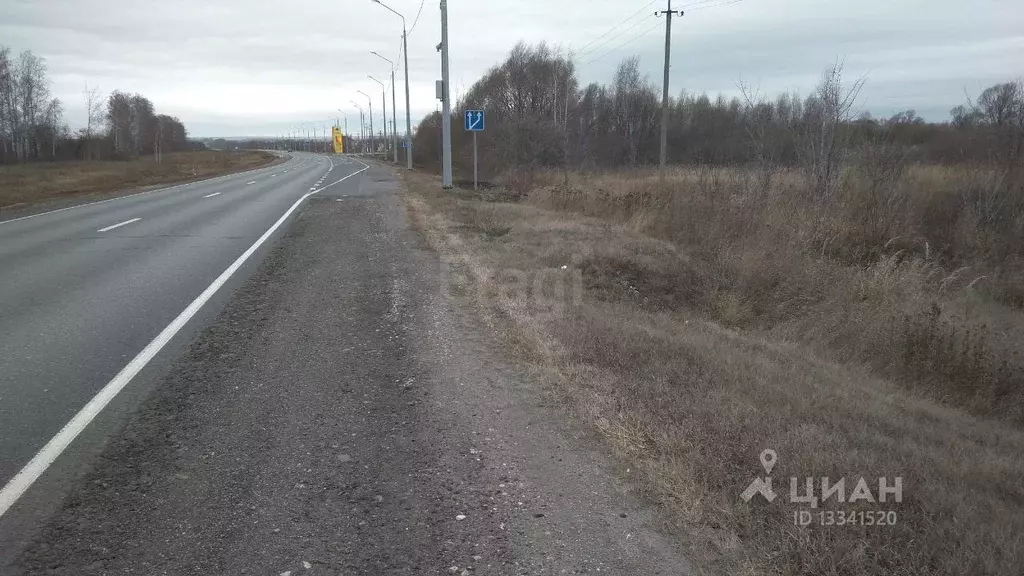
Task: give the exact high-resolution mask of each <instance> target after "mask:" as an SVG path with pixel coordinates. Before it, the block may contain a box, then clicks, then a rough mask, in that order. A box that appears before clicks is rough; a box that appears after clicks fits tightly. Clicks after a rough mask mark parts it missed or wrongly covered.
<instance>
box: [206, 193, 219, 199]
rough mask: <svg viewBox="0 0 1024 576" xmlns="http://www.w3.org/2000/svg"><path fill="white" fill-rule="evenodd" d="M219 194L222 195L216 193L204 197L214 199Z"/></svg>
mask: <svg viewBox="0 0 1024 576" xmlns="http://www.w3.org/2000/svg"><path fill="white" fill-rule="evenodd" d="M218 194H220V192H214V193H213V194H207V195H206V196H203V198H213V197H214V196H216V195H218Z"/></svg>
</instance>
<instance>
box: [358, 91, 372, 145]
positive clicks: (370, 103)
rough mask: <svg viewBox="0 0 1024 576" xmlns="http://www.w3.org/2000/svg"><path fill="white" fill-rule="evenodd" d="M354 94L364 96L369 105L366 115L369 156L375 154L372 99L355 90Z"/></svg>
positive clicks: (364, 93)
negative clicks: (368, 124)
mask: <svg viewBox="0 0 1024 576" xmlns="http://www.w3.org/2000/svg"><path fill="white" fill-rule="evenodd" d="M356 92H359V93H360V94H362V95H363V96H366V102H367V103H369V105H370V111H369V112H367V114H366V115H367V116H368V117H369V118H370V154H376V153H377V147H376V146H375V145H374V143H373V137H374V136H375V134H374V132H373V98H370V95H369V94H367V93H366V92H363V91H362V90H356Z"/></svg>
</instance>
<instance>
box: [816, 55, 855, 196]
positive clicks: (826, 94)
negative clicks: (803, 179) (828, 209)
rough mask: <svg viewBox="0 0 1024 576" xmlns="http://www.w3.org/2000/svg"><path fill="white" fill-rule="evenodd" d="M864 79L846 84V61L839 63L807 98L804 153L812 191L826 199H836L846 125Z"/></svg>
mask: <svg viewBox="0 0 1024 576" xmlns="http://www.w3.org/2000/svg"><path fill="white" fill-rule="evenodd" d="M864 82H865V78H864V77H861V78H859V79H857V80H856V81H855V82H854V83H853V84H851V85H849V86H844V84H843V64H842V62H837V63H836V64H835V65H834V66H832V67H831V68H829V69H828V70H826V71H825V72H824V73H823V74H822V76H821V81H820V82H819V83H818V86H817V87H816V88H815V91H814V95H813V96H811V97H809V98H808V99H807V104H806V110H805V114H806V120H805V127H804V128H805V131H804V134H803V143H802V146H801V152H802V155H803V163H804V169H805V170H806V172H807V173H808V176H809V177H810V179H811V192H812V193H813V194H814V195H815V197H817V198H818V199H819V200H821V201H823V202H830V201H833V200H835V197H836V194H837V192H838V183H839V170H840V168H841V166H842V164H843V161H844V159H845V154H846V149H847V140H846V138H845V134H844V132H843V126H844V125H845V124H849V123H850V121H851V120H852V119H853V118H852V114H851V112H852V110H853V106H854V104H855V103H856V101H857V97H858V96H860V91H861V89H862V88H863V87H864Z"/></svg>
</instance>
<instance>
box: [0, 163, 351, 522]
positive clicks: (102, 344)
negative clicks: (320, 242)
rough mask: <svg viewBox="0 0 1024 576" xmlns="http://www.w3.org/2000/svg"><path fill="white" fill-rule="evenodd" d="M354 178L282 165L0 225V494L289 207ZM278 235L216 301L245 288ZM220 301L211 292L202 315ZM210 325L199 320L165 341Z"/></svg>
mask: <svg viewBox="0 0 1024 576" xmlns="http://www.w3.org/2000/svg"><path fill="white" fill-rule="evenodd" d="M364 167H365V165H363V164H361V163H359V162H358V161H356V160H354V159H344V158H342V159H331V158H329V157H327V156H322V155H312V154H294V155H293V156H292V157H291V158H290V159H288V160H287V161H285V162H283V163H279V164H276V165H272V166H269V167H265V168H261V169H258V170H254V171H249V172H244V173H240V174H235V175H229V176H225V177H219V178H215V179H212V180H206V181H202V182H196V183H192V184H187V185H180V186H174V187H170V188H164V189H157V190H152V191H148V192H144V193H141V194H138V195H133V196H124V197H119V198H114V199H111V200H107V201H103V202H97V203H92V204H85V205H80V206H74V207H71V208H68V209H62V210H58V211H54V212H49V213H42V214H38V215H33V216H29V217H25V218H13V219H9V220H7V221H0V487H5V486H9V485H10V482H11V480H12V478H15V475H16V474H18V472H19V471H20V470H22V469H23V467H25V466H26V464H27V463H29V462H30V461H31V460H32V459H33V457H34V456H36V455H37V454H39V451H40V450H41V449H42V448H43V447H44V446H45V445H47V443H48V442H49V441H50V440H51V439H52V438H53V437H54V436H55V435H56V434H58V432H59V431H61V429H62V428H63V427H64V426H65V425H66V424H68V422H69V421H70V420H71V419H72V418H73V417H74V416H75V415H76V414H77V413H79V411H81V410H82V409H83V407H85V406H86V404H87V403H89V402H90V399H92V398H94V397H95V396H96V394H97V393H98V392H100V391H101V390H102V389H104V387H105V386H107V385H108V384H109V383H110V382H111V381H112V379H114V378H115V376H117V375H118V374H119V373H121V372H122V370H124V369H125V367H126V365H128V363H129V362H130V361H132V359H133V358H135V357H136V356H137V355H138V354H140V352H141V351H143V349H144V348H145V347H146V346H147V344H149V343H150V342H151V341H153V340H154V338H156V337H157V336H158V335H160V334H161V333H162V331H164V330H165V328H167V327H168V325H169V324H170V323H171V322H172V321H174V320H175V319H176V318H177V317H179V315H180V314H182V312H183V311H184V310H185V309H186V308H187V307H188V306H189V305H190V303H192V302H193V301H194V300H195V299H196V298H197V297H198V296H200V294H202V293H203V292H204V290H206V289H207V288H208V287H209V286H210V285H211V283H212V282H214V281H215V280H216V279H218V277H219V276H221V275H222V273H224V272H225V270H226V269H228V268H229V267H230V266H231V265H232V264H233V263H235V262H236V260H238V259H239V257H240V256H242V255H243V253H246V252H247V250H248V249H250V247H252V246H253V245H254V242H256V241H257V240H258V239H260V238H261V236H262V235H264V234H265V233H266V232H267V231H268V229H270V228H271V227H272V226H273V225H274V224H275V223H277V222H278V220H279V219H281V218H282V215H284V214H285V213H286V212H287V211H288V210H289V209H290V208H291V207H292V206H293V204H295V203H296V201H298V200H299V199H300V198H302V197H303V196H304V195H306V194H307V193H309V192H310V191H311V190H313V189H317V188H320V187H323V186H327V185H330V184H331V183H333V182H336V181H338V180H339V179H342V178H344V177H345V176H349V175H351V174H354V173H356V172H357V171H359V170H361V169H363V168H364ZM358 178H359V177H358V176H356V177H354V178H351V179H349V180H346V181H344V182H341V183H338V184H337V187H342V186H348V185H358V184H357V180H358ZM13 216H16V215H13ZM285 224H287V222H285ZM285 227H286V226H282V228H285ZM282 231H283V230H279V231H278V232H277V233H276V234H273V235H271V237H268V238H267V239H266V241H265V242H264V243H263V244H261V246H260V248H259V249H258V250H256V251H254V252H253V253H252V254H251V256H250V257H249V258H248V260H247V261H246V262H245V263H244V265H243V266H241V267H239V269H238V271H237V272H236V273H235V274H234V275H233V276H232V277H231V278H230V279H229V281H228V282H226V283H225V284H224V287H223V288H222V289H221V290H219V291H218V292H230V290H231V288H233V287H235V286H237V285H238V284H239V283H240V282H241V281H242V280H244V277H245V276H246V274H247V273H249V272H251V271H252V270H253V269H254V267H255V266H256V265H258V263H259V260H260V259H261V258H262V257H263V255H264V254H265V252H266V250H267V249H268V247H269V245H271V244H272V243H273V241H274V239H276V237H277V236H279V235H280V234H281V232H282ZM225 300H226V296H225V295H223V294H216V296H215V297H214V298H211V306H212V307H214V308H216V306H215V305H216V304H218V303H219V304H223V303H224V301H225ZM209 319H210V313H209V312H208V311H206V310H200V311H199V313H197V314H196V315H195V316H194V317H192V319H191V321H190V322H188V323H186V324H187V327H186V329H183V330H181V333H182V335H181V336H176V338H178V339H185V340H187V338H188V336H190V335H194V334H195V333H196V332H197V330H198V329H199V328H200V327H201V325H202V323H203V322H204V321H208V320H209ZM172 340H174V339H172ZM181 346H183V344H182V343H180V342H176V341H172V342H171V343H170V344H169V345H168V346H166V347H165V349H163V350H161V351H160V352H159V353H157V354H156V355H155V356H154V357H153V358H152V362H151V363H154V364H160V363H161V362H163V363H164V364H166V362H167V359H166V358H163V357H162V355H163V356H167V355H170V356H174V355H175V351H180V349H181ZM147 366H148V364H147ZM145 370H146V368H145V367H143V376H146V377H148V378H150V379H155V378H157V377H159V374H148V373H145ZM129 380H130V379H129ZM129 386H131V383H129ZM51 452H53V451H52V450H51ZM71 468H74V467H73V466H72V467H71ZM30 491H31V490H30ZM8 495H10V491H9V490H8ZM28 495H29V493H28V492H26V493H25V496H26V497H27V496H28ZM27 499H29V500H30V498H27ZM0 500H2V498H0ZM2 504H3V502H2V501H0V528H2V523H3V520H4V518H3V517H2V516H3V515H4V512H5V511H4V510H3V506H2ZM19 504H20V502H15V504H14V505H12V506H11V507H10V509H9V510H8V511H9V512H12V513H13V512H14V509H15V508H17V507H18V506H19Z"/></svg>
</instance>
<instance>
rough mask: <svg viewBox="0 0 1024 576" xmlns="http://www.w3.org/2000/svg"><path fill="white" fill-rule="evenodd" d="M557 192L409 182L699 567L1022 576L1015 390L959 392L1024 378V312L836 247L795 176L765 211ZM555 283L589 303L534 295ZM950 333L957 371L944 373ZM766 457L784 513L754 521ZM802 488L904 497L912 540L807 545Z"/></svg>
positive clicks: (903, 525)
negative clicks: (767, 452) (820, 484)
mask: <svg viewBox="0 0 1024 576" xmlns="http://www.w3.org/2000/svg"><path fill="white" fill-rule="evenodd" d="M560 178H561V177H560V176H558V175H551V177H550V181H548V182H545V181H544V177H543V176H542V177H540V178H539V179H534V181H533V184H532V186H533V187H532V188H531V191H530V193H529V194H528V195H527V196H526V198H524V199H523V200H522V201H520V202H508V201H504V200H503V199H502V198H501V197H497V196H492V197H482V196H474V195H471V194H468V193H459V194H455V195H452V194H442V193H440V191H439V190H438V186H437V184H436V182H433V179H432V178H430V177H428V176H424V175H420V174H412V175H410V176H408V181H407V188H408V191H409V195H408V202H409V207H410V214H411V216H412V219H413V222H414V224H415V225H416V226H417V227H418V228H419V229H420V230H421V231H422V232H423V234H424V235H425V237H426V238H427V239H428V241H429V242H430V243H431V244H432V245H433V246H434V247H435V248H436V249H438V250H439V251H440V252H441V253H442V255H443V257H444V258H445V260H446V261H447V262H448V263H449V264H450V266H451V267H453V268H457V269H459V270H461V271H463V272H465V273H466V274H467V275H468V276H469V277H470V278H472V279H473V283H474V286H475V290H474V291H472V292H471V294H473V295H475V296H476V298H475V305H477V306H479V307H480V309H481V310H482V311H483V312H484V313H485V317H486V318H488V320H489V321H490V322H492V323H493V324H494V325H495V327H496V328H498V332H499V333H501V334H503V335H504V338H505V339H506V344H507V345H508V347H509V349H510V350H513V351H515V352H516V353H517V354H518V355H520V356H521V358H522V359H524V360H525V361H527V362H529V363H531V364H532V365H533V366H534V367H535V368H536V369H537V371H538V373H539V374H540V375H542V376H543V377H544V378H545V379H546V380H547V382H548V383H549V384H550V387H551V390H552V393H553V394H555V395H557V396H558V398H559V400H561V401H562V403H563V405H565V406H567V407H568V408H569V409H570V410H571V411H572V412H573V413H574V414H575V415H577V416H579V417H580V418H581V419H582V420H583V421H585V422H588V423H590V424H592V425H593V426H595V427H596V428H597V429H598V430H600V431H601V433H602V436H603V437H604V438H605V439H606V440H607V442H608V445H609V446H610V447H611V448H613V449H614V450H615V451H616V452H617V453H618V454H619V455H620V456H621V457H622V458H624V459H626V460H627V461H628V462H629V463H630V464H631V467H632V468H633V470H634V471H636V472H637V473H638V474H639V476H640V480H641V481H642V483H643V485H645V486H646V487H647V488H648V489H649V491H650V495H651V497H652V499H653V501H655V502H657V503H659V504H661V505H662V506H663V509H664V511H665V513H666V516H667V517H668V518H670V519H671V521H672V522H673V523H674V524H675V526H676V527H677V528H678V534H679V535H680V538H681V539H682V541H683V543H684V545H685V546H686V547H687V549H688V550H690V552H691V554H692V555H693V557H694V559H695V560H696V563H697V564H698V565H699V566H701V567H703V569H704V570H706V571H707V572H709V573H728V574H772V573H780V574H850V575H854V574H857V575H860V574H879V575H881V574H950V575H953V574H1006V575H1011V574H1012V575H1017V574H1020V570H1021V567H1022V566H1024V487H1022V483H1021V481H1020V478H1022V477H1024V433H1022V431H1021V430H1020V427H1019V424H1018V423H1017V422H1018V421H1019V414H1020V412H1019V411H1020V404H1019V396H1017V394H1019V375H1018V376H1012V375H1011V376H1009V378H1010V379H1009V380H1005V381H1009V382H1013V383H1014V384H1015V385H1017V388H1016V389H1011V390H1009V391H1006V392H999V391H998V390H997V386H996V385H995V384H993V382H995V381H998V377H992V378H994V380H993V382H984V383H976V385H975V388H974V389H968V390H960V389H959V388H958V387H957V386H958V385H952V384H951V382H961V381H962V380H957V378H960V377H961V376H957V375H958V374H972V375H973V376H977V375H978V374H988V372H987V371H988V370H989V367H990V366H991V365H992V364H993V362H994V361H995V360H996V359H999V358H1002V359H1006V358H1012V357H1013V354H1012V352H1014V351H1016V348H1014V346H1015V342H1019V341H1020V340H1019V338H1020V336H1022V335H1024V334H1022V332H1021V330H1022V326H1024V318H1022V317H1021V313H1020V310H1019V309H1015V308H1013V307H1012V306H1008V305H1007V304H1006V303H1005V302H1004V301H1002V300H1001V299H1000V298H998V297H997V296H996V295H994V294H992V293H990V292H989V291H988V290H989V289H988V288H984V287H982V286H981V285H980V284H981V283H980V282H975V281H974V279H973V278H971V277H970V275H969V274H966V273H964V272H960V273H959V274H958V275H955V276H954V275H953V274H951V271H950V270H948V269H946V268H944V265H943V264H942V263H940V262H938V261H936V259H934V258H932V257H931V255H929V256H927V257H926V256H925V255H924V254H919V253H917V252H913V251H911V250H908V249H906V248H901V249H902V250H904V252H903V253H901V254H897V253H896V251H892V252H880V253H879V254H877V255H875V256H870V257H865V256H863V254H867V252H866V251H865V252H858V250H860V248H856V246H857V242H859V241H856V242H855V241H854V240H852V238H853V237H854V236H853V233H852V232H851V233H850V234H848V235H847V236H843V235H842V234H841V232H842V231H843V230H844V228H845V229H851V230H852V229H853V228H854V227H853V226H851V225H849V224H848V222H849V219H850V218H849V216H847V215H844V214H847V213H845V212H843V211H838V210H837V211H833V212H831V213H823V212H821V211H815V212H814V214H815V215H816V216H815V218H813V219H808V218H807V216H808V214H811V211H810V209H809V208H808V207H807V206H806V203H805V202H804V201H803V200H800V199H799V192H800V188H801V183H800V181H799V179H798V178H797V177H795V176H793V175H782V177H781V178H780V179H779V180H778V181H777V182H776V183H775V184H773V185H772V186H771V187H770V188H768V189H758V188H757V187H756V186H752V185H751V184H750V181H749V180H748V179H747V178H746V177H745V175H744V174H742V173H740V172H734V171H732V172H731V171H700V170H695V171H683V172H680V173H678V174H676V175H674V176H672V177H671V178H669V179H668V180H666V181H662V180H660V179H659V178H658V177H657V176H655V175H653V174H645V173H637V174H632V175H626V176H623V175H609V176H601V177H591V178H587V179H583V178H582V177H579V176H574V177H573V182H572V183H571V186H570V187H568V188H566V187H562V186H558V185H556V182H557V181H558V180H559V179H560ZM665 190H671V191H672V192H671V193H669V194H665V193H664V192H663V191H665ZM848 209H849V207H848V206H847V207H844V208H843V210H848ZM908 252H911V253H910V254H908ZM858 254H861V255H858ZM904 254H906V255H905V256H904ZM867 262H870V263H867ZM986 265H987V264H986ZM562 266H566V269H565V270H563V269H562ZM559 273H561V274H564V275H565V278H566V282H567V283H569V284H573V283H575V284H576V285H577V286H579V289H580V292H581V296H582V297H581V299H580V300H579V301H578V302H577V301H576V300H575V299H574V298H571V297H568V298H567V297H566V296H564V295H563V296H561V297H559V296H558V291H557V290H544V289H539V288H538V287H539V286H541V285H542V284H543V283H537V282H533V281H531V280H530V279H532V278H550V277H551V276H552V274H555V275H557V274H559ZM968 286H970V287H968ZM573 293H574V290H573V288H572V287H570V289H568V290H566V291H565V292H564V294H570V295H571V294H573ZM933 304H934V305H936V306H938V307H939V312H938V314H936V312H935V308H934V307H933ZM943 322H946V323H947V324H943ZM980 323H987V325H986V326H987V327H986V328H985V329H984V332H985V333H986V334H987V336H986V338H985V339H984V341H983V343H982V344H980V345H979V344H978V336H977V334H978V330H980ZM949 327H955V328H956V334H959V336H954V337H953V340H954V341H955V342H954V344H952V350H954V352H953V353H952V354H951V355H949V354H940V353H939V351H942V352H948V350H950V348H949V346H950V345H949V344H948V340H946V339H945V338H946V337H947V336H948V334H949V332H948V328H949ZM968 327H971V328H970V330H971V332H970V334H968V332H967V329H968ZM944 330H945V331H944ZM997 333H998V334H997ZM940 343H941V344H940ZM965 343H967V344H965ZM979 346H980V349H982V350H983V353H981V355H980V356H979V355H978V354H977V353H976V352H974V350H976V349H978V348H979ZM982 366H985V367H984V368H983V367H982ZM995 370H996V371H998V367H997V368H996V369H995ZM973 376H972V377H973ZM1015 379H1016V380H1015ZM1005 381H1004V382H1005ZM958 390H959V391H958ZM992 394H996V395H998V394H1004V395H1003V396H1002V398H1003V400H1001V402H1002V404H1011V403H1012V402H1011V401H1010V400H1009V399H1015V400H1014V401H1016V402H1018V405H1017V407H1016V408H1010V407H1004V406H999V402H996V401H995V400H994V399H993V398H991V397H990V395H992ZM965 408H966V410H965ZM983 414H989V415H993V416H998V418H991V417H990V418H985V417H984V416H983ZM768 447H770V448H773V449H775V450H776V451H777V452H778V454H779V464H778V465H777V466H776V468H775V469H774V470H773V472H772V476H773V478H774V479H775V482H776V490H777V491H778V492H780V493H784V497H783V498H782V499H780V500H776V501H775V502H774V503H772V504H767V503H766V502H762V501H755V502H752V503H751V504H747V503H744V502H743V501H742V500H741V499H740V498H739V494H740V493H741V492H742V491H743V490H744V488H746V486H747V484H748V483H749V482H750V481H751V480H752V479H753V478H754V477H756V476H762V475H763V474H764V473H763V470H762V469H761V466H760V464H759V462H758V455H759V454H760V452H761V451H762V450H763V449H764V448H768ZM790 476H795V477H799V478H803V477H806V476H814V477H819V478H820V477H821V476H828V477H830V478H832V479H833V480H834V479H836V478H840V477H843V478H846V479H847V482H848V483H852V482H853V481H854V480H855V479H856V478H858V477H861V476H863V477H865V478H869V479H874V478H877V477H879V476H887V477H889V478H890V479H891V478H892V477H894V476H901V477H902V478H903V486H904V488H903V501H902V502H901V503H899V504H887V505H885V506H884V508H886V509H891V510H895V511H896V512H897V514H898V523H897V525H896V526H892V527H863V526H844V527H820V526H815V527H807V528H800V527H796V526H794V525H793V522H792V519H791V513H792V510H793V509H795V508H797V506H796V505H795V504H790V503H789V502H788V491H789V490H788V477H790ZM783 500H785V502H783ZM878 506H881V505H876V506H875V508H877V507H878ZM826 508H827V509H834V508H836V505H835V503H834V502H831V503H829V504H828V505H827V506H826ZM843 508H844V509H858V508H860V509H863V508H869V509H870V508H872V506H870V505H866V506H865V505H853V504H847V505H845V506H844V507H843Z"/></svg>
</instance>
